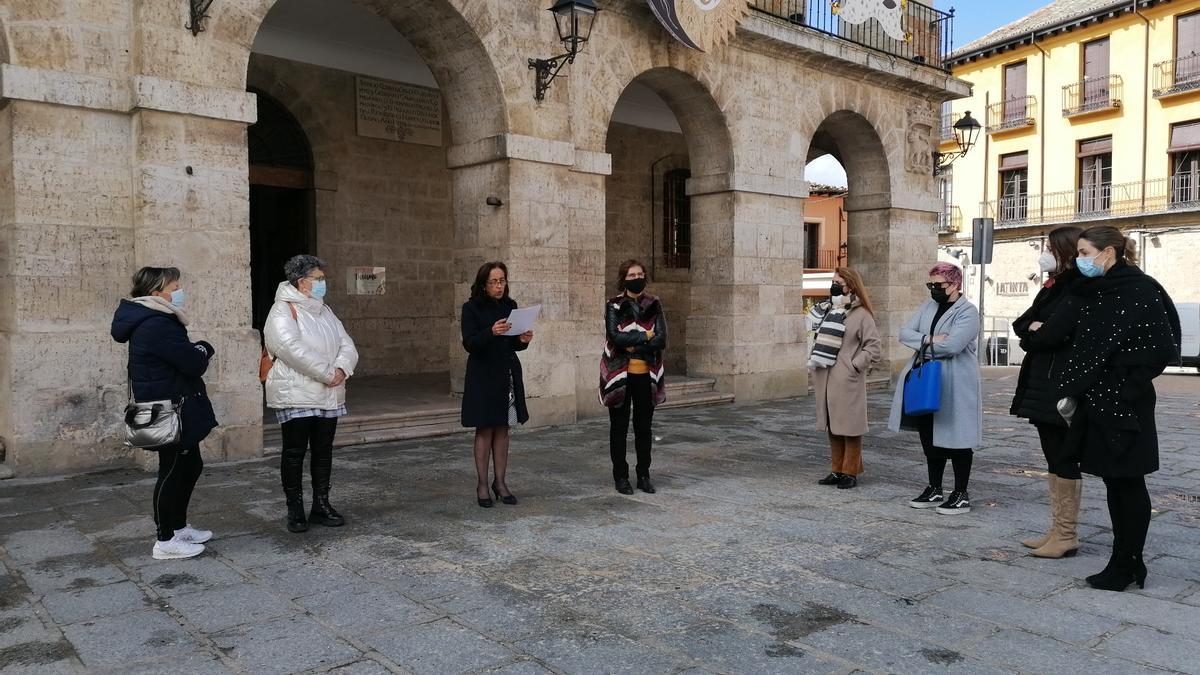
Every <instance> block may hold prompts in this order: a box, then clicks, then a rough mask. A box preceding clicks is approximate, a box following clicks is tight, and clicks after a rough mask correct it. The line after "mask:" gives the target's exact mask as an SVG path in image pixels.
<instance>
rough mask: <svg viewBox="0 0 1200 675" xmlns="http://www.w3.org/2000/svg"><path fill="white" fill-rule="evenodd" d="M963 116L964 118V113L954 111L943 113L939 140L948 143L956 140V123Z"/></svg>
mask: <svg viewBox="0 0 1200 675" xmlns="http://www.w3.org/2000/svg"><path fill="white" fill-rule="evenodd" d="M961 118H962V115H956V114H954V113H949V114H946V115H942V132H941V135H940V136H938V141H939V142H941V143H948V142H950V141H953V140H955V138H954V123H955V122H957V121H958V120H959V119H961Z"/></svg>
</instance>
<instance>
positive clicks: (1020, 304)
mask: <svg viewBox="0 0 1200 675" xmlns="http://www.w3.org/2000/svg"><path fill="white" fill-rule="evenodd" d="M1086 5H1090V7H1086V8H1085V6H1086ZM1096 5H1105V6H1104V7H1101V8H1096ZM951 65H952V68H953V73H954V75H955V76H956V77H959V78H961V79H964V80H966V81H968V82H971V83H972V85H973V92H972V95H971V96H970V97H968V98H966V99H961V100H958V101H954V102H953V103H952V104H948V105H947V106H946V108H945V109H944V110H943V136H942V138H943V142H942V148H941V149H942V151H943V152H949V151H953V150H955V143H954V141H953V140H952V139H953V134H952V133H950V132H949V127H950V125H952V124H953V123H954V122H955V121H956V120H957V119H959V118H961V116H962V115H963V114H964V113H965V112H967V111H969V112H970V113H971V115H972V116H973V117H975V118H976V119H977V120H979V122H980V123H981V124H982V125H983V127H984V128H983V130H982V132H981V133H980V135H979V139H978V141H977V143H976V145H975V147H974V148H972V149H971V151H970V152H969V153H968V154H967V155H966V156H965V157H962V158H960V159H958V160H957V161H956V162H955V163H954V164H953V166H952V168H951V169H950V170H949V171H948V172H946V174H945V176H944V181H945V183H944V187H943V196H944V200H945V203H946V210H945V213H944V215H943V218H942V221H941V223H940V225H939V233H940V244H941V252H942V257H943V258H945V259H948V260H957V261H958V262H960V263H973V262H974V261H971V260H970V253H971V247H970V243H971V241H970V237H971V220H972V219H973V218H976V217H989V218H993V219H995V221H996V231H995V237H996V247H995V250H994V259H993V264H992V265H990V266H989V267H988V269H987V272H986V277H987V278H985V279H984V283H983V289H984V291H983V292H984V300H985V303H986V310H987V311H986V314H987V315H989V316H991V317H992V319H993V321H994V323H995V324H996V326H995V332H994V334H993V336H995V337H998V336H1002V335H1004V330H1005V329H1006V327H1005V326H1004V320H1005V319H1011V318H1012V317H1015V316H1017V315H1018V314H1020V313H1021V312H1022V311H1024V309H1025V308H1026V307H1028V304H1029V301H1030V300H1031V299H1032V297H1033V295H1035V294H1036V292H1037V290H1038V288H1039V287H1040V285H1041V282H1042V280H1043V279H1042V277H1041V276H1040V274H1039V273H1038V268H1037V262H1036V261H1037V257H1038V255H1039V254H1040V252H1041V246H1042V245H1043V241H1044V236H1045V234H1046V233H1048V232H1049V231H1050V230H1052V229H1054V228H1055V227H1058V226H1060V225H1063V224H1078V225H1081V226H1083V227H1088V226H1090V225H1094V224H1111V225H1115V226H1118V227H1121V228H1122V229H1124V230H1126V231H1128V232H1129V233H1130V234H1131V236H1133V237H1134V238H1135V240H1137V241H1138V242H1139V243H1140V244H1142V246H1141V248H1142V253H1143V254H1144V261H1143V267H1144V268H1145V269H1146V271H1147V272H1149V273H1150V274H1152V275H1154V276H1155V277H1157V278H1159V279H1160V280H1161V281H1162V282H1163V283H1164V285H1166V287H1167V288H1168V290H1169V291H1170V292H1171V293H1172V295H1173V296H1174V297H1175V298H1176V300H1177V301H1179V302H1184V301H1190V302H1195V301H1197V300H1200V279H1197V277H1196V275H1194V274H1193V273H1192V272H1191V270H1192V269H1194V268H1195V266H1196V265H1195V262H1194V261H1190V262H1189V260H1188V258H1189V257H1190V255H1191V253H1190V252H1191V251H1195V250H1197V248H1198V246H1200V0H1188V1H1183V2H1155V1H1145V0H1143V1H1138V2H1133V1H1130V2H1124V3H1102V2H1079V1H1078V0H1059V1H1058V2H1054V3H1051V4H1050V5H1048V6H1046V7H1045V8H1043V9H1041V10H1039V11H1037V12H1035V13H1033V14H1031V15H1030V16H1028V17H1025V18H1024V19H1021V20H1019V21H1017V22H1014V23H1013V24H1009V25H1007V26H1003V27H1001V28H999V29H997V30H995V31H993V32H992V33H991V34H989V35H987V36H985V37H984V38H982V39H980V40H977V41H975V42H973V43H971V44H969V45H966V46H965V47H963V48H962V49H960V50H958V51H957V52H955V54H954V55H953V56H952V57H951ZM966 269H967V271H968V272H969V273H970V274H969V276H970V277H971V284H970V286H971V288H970V289H969V290H970V294H971V295H972V296H978V295H979V292H980V291H979V288H980V283H979V277H978V267H977V266H975V265H971V264H968V265H967V266H966ZM993 321H988V322H985V330H990V329H991V328H992V326H991V325H990V324H991V323H992V322H993Z"/></svg>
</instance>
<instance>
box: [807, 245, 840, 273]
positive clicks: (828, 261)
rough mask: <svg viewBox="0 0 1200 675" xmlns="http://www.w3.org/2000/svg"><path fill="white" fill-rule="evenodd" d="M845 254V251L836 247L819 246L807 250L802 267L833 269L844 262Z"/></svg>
mask: <svg viewBox="0 0 1200 675" xmlns="http://www.w3.org/2000/svg"><path fill="white" fill-rule="evenodd" d="M845 255H846V254H845V252H843V251H840V250H838V249H836V248H819V249H817V250H815V251H808V252H807V255H806V259H805V261H804V268H805V269H808V270H834V269H836V268H837V267H838V266H840V265H844V264H845V261H846V258H845Z"/></svg>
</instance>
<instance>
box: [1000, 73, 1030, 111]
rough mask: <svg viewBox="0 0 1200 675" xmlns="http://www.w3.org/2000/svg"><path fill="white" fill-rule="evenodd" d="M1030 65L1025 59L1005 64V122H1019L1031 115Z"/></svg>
mask: <svg viewBox="0 0 1200 675" xmlns="http://www.w3.org/2000/svg"><path fill="white" fill-rule="evenodd" d="M1028 91H1029V90H1028V65H1027V64H1026V62H1024V61H1020V62H1018V63H1010V64H1008V65H1007V66H1004V120H1003V122H1004V124H1005V125H1007V124H1011V123H1015V122H1019V121H1021V120H1024V119H1026V118H1028V117H1029V112H1028V101H1027V100H1026V97H1027V96H1028Z"/></svg>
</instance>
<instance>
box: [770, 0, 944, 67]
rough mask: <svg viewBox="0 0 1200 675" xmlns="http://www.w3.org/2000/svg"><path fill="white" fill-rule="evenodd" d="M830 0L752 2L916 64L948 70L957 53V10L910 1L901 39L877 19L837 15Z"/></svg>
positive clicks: (801, 23)
mask: <svg viewBox="0 0 1200 675" xmlns="http://www.w3.org/2000/svg"><path fill="white" fill-rule="evenodd" d="M834 4H835V3H833V2H830V0H750V6H751V7H753V8H754V9H757V10H759V11H760V12H763V13H765V14H769V15H771V16H773V17H777V18H779V19H783V20H784V21H787V22H789V23H792V24H795V25H798V26H805V27H808V28H812V29H813V30H817V31H820V32H822V33H825V34H826V35H832V36H834V37H837V38H841V39H843V40H847V41H849V42H853V43H854V44H857V45H862V46H864V47H870V48H871V49H875V50H878V51H881V52H883V53H885V54H889V55H891V56H895V57H898V58H902V59H905V60H908V61H912V62H913V63H920V64H924V65H927V66H933V67H934V68H938V69H939V70H948V68H947V67H946V64H945V60H946V57H947V56H949V55H950V52H952V51H953V50H954V10H950V11H949V12H943V11H941V10H939V9H935V8H933V7H930V6H928V5H923V4H921V3H919V2H914V1H913V0H909V2H908V3H907V4H905V5H904V10H903V11H904V13H903V14H902V15H901V16H900V26H899V29H900V30H899V31H895V30H893V33H896V32H902V33H903V34H904V37H903V38H901V39H897V38H896V37H894V36H893V35H892V34H889V33H888V31H887V30H885V29H884V26H883V24H881V23H879V21H878V20H876V19H871V20H868V21H867V22H865V23H861V24H853V23H850V22H849V21H845V20H843V19H842V18H841V17H840V16H839V15H838V14H837V13H835V11H834V8H833V5H834Z"/></svg>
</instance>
